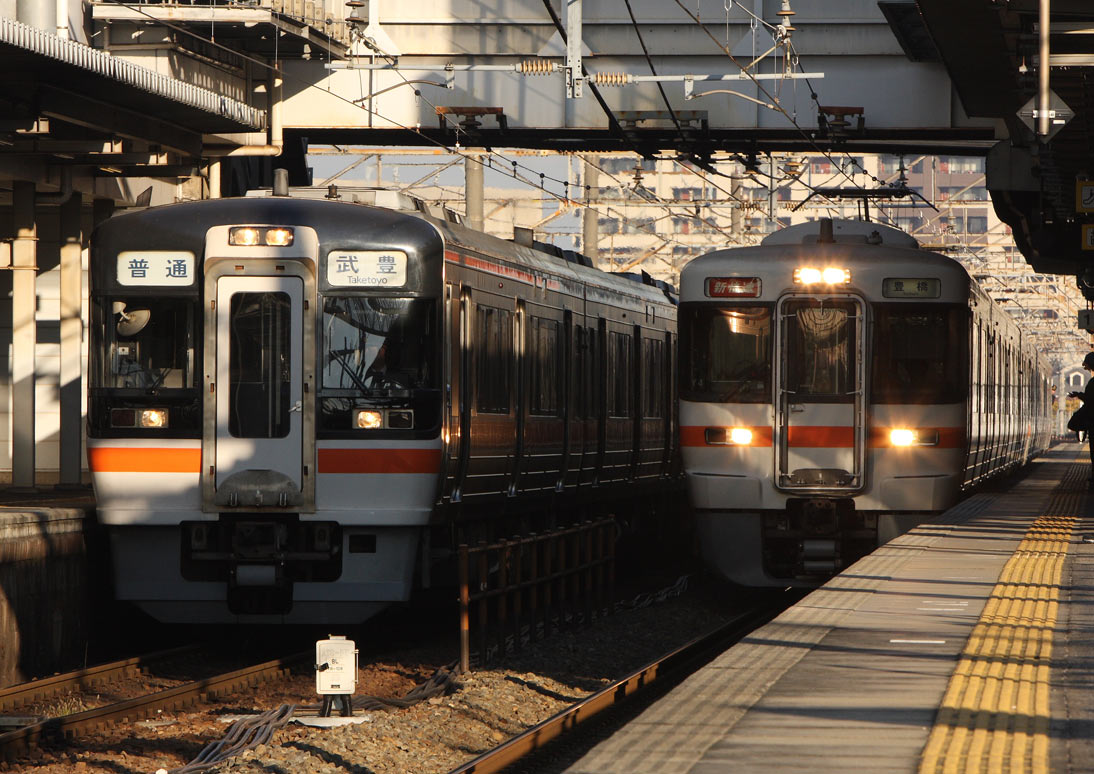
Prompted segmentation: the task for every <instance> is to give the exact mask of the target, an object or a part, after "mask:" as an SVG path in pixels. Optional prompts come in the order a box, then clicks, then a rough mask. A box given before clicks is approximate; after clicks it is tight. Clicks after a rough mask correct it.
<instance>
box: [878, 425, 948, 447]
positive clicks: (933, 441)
mask: <svg viewBox="0 0 1094 774" xmlns="http://www.w3.org/2000/svg"><path fill="white" fill-rule="evenodd" d="M889 444H890V445H891V446H937V445H938V431H937V430H914V429H912V428H910V427H894V428H892V429H891V430H889Z"/></svg>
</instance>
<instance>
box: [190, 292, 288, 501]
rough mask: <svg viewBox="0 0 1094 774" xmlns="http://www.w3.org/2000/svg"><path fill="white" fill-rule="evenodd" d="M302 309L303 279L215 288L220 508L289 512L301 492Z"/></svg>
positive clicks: (216, 451)
mask: <svg viewBox="0 0 1094 774" xmlns="http://www.w3.org/2000/svg"><path fill="white" fill-rule="evenodd" d="M303 307H304V283H303V280H302V279H301V278H300V277H292V276H281V277H261V276H260V277H255V276H247V277H242V276H228V277H220V278H219V279H218V280H217V281H216V310H215V336H216V354H215V377H214V384H215V389H213V390H212V392H213V394H214V399H215V414H214V416H215V429H214V432H213V433H212V435H213V436H214V438H213V441H214V446H213V465H214V466H215V469H214V471H215V487H216V490H217V497H216V499H217V502H218V503H221V504H224V505H228V506H242V507H249V508H260V507H273V506H281V507H284V506H286V505H289V504H295V503H296V501H297V500H298V498H299V493H300V491H301V490H302V489H303V488H304V480H305V476H306V470H305V460H304V456H303V446H304V443H303V415H304V412H303V406H302V401H303V398H304V396H303V392H304V389H303V385H304V368H303V362H304V361H303V336H304V325H303V317H304V312H303ZM207 432H208V429H207ZM222 501H223V502H222Z"/></svg>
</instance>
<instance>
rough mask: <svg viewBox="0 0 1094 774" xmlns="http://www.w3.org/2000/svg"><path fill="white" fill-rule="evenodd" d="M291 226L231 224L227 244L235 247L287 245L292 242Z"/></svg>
mask: <svg viewBox="0 0 1094 774" xmlns="http://www.w3.org/2000/svg"><path fill="white" fill-rule="evenodd" d="M293 237H294V234H293V230H292V229H291V228H255V227H254V226H233V227H232V228H230V229H228V244H230V245H235V246H236V247H257V246H259V245H268V246H270V247H288V246H289V245H291V244H292V243H293Z"/></svg>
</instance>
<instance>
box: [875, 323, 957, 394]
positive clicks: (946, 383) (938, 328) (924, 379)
mask: <svg viewBox="0 0 1094 774" xmlns="http://www.w3.org/2000/svg"><path fill="white" fill-rule="evenodd" d="M874 309H875V320H876V321H877V322H876V333H875V336H874V341H875V352H874V368H873V380H872V384H871V396H872V401H873V402H874V403H958V402H960V401H963V400H964V399H965V397H966V396H967V394H968V387H967V384H968V366H967V361H968V355H967V352H968V336H969V311H968V309H967V308H966V307H964V306H962V305H957V304H953V305H944V304H877V305H876V306H875V308H874Z"/></svg>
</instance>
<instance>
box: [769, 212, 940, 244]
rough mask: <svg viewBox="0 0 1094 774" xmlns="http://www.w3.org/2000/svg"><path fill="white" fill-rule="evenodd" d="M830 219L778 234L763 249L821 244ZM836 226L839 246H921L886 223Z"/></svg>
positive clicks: (840, 222)
mask: <svg viewBox="0 0 1094 774" xmlns="http://www.w3.org/2000/svg"><path fill="white" fill-rule="evenodd" d="M825 220H827V219H821V220H811V221H808V222H806V223H798V224H797V225H794V226H787V227H786V228H781V229H779V230H778V231H774V232H772V233H770V234H768V235H767V236H766V237H764V238H763V241H762V242H760V244H762V245H800V244H812V243H815V242H817V240H818V238H819V237H820V236H821V228H822V226H821V224H822V223H823V222H824V221H825ZM828 222H829V223H831V224H832V235H831V236H832V239H834V240H835V241H836V242H837V243H839V244H870V245H885V246H887V247H906V248H910V249H913V250H914V249H917V248H918V247H919V242H918V241H916V239H915V237H913V236H912V235H911V234H908V233H907V232H904V231H901V230H900V229H899V228H895V227H893V226H886V225H885V224H884V223H873V222H871V221H864V220H836V219H831V220H828Z"/></svg>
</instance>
